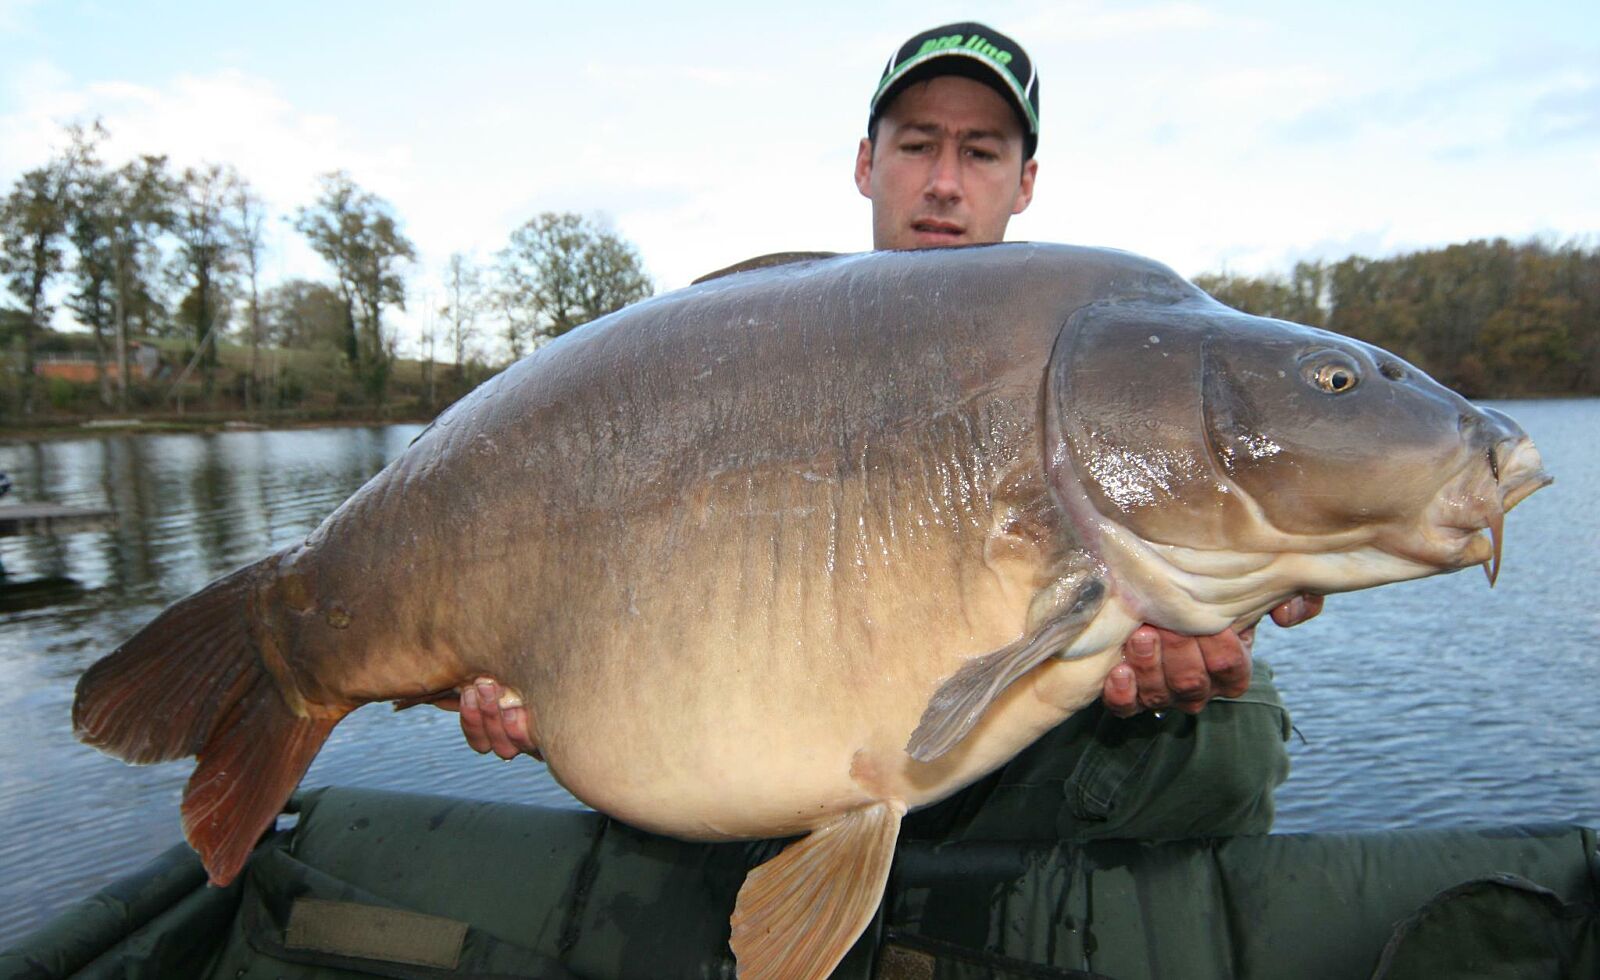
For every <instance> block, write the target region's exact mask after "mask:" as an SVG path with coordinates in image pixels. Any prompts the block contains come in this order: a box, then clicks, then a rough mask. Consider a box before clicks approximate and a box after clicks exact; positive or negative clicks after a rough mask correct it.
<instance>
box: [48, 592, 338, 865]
mask: <svg viewBox="0 0 1600 980" xmlns="http://www.w3.org/2000/svg"><path fill="white" fill-rule="evenodd" d="M258 569H259V566H257V565H252V566H249V567H247V568H243V569H240V570H239V571H237V572H234V573H233V574H231V575H228V576H225V577H224V578H220V579H218V580H217V581H215V582H212V583H211V584H210V585H208V586H206V587H205V588H204V589H201V590H200V591H199V592H197V593H195V594H194V595H193V596H190V597H189V598H187V599H184V600H182V601H181V602H178V603H176V604H174V605H172V606H170V607H168V608H167V609H166V610H165V611H163V612H162V613H161V615H159V616H157V617H156V618H155V619H154V620H153V621H152V622H151V623H150V625H148V626H146V627H145V628H144V629H142V630H140V631H139V632H138V633H137V634H136V635H135V636H134V637H133V638H132V639H130V640H128V641H127V642H126V643H124V644H123V645H122V646H120V647H118V648H117V649H116V650H115V651H114V652H113V653H112V654H111V655H110V656H108V657H106V658H105V659H103V660H101V661H100V662H99V663H97V664H95V665H94V666H93V667H90V668H89V670H88V671H87V672H85V673H84V675H83V677H82V678H80V679H79V680H78V691H77V698H76V700H75V701H74V702H73V705H72V726H73V729H74V731H76V732H77V735H78V737H79V738H80V739H82V740H83V741H85V742H87V743H88V744H90V745H93V746H94V747H96V748H98V749H100V750H102V751H104V752H108V753H110V754H111V755H114V756H116V757H118V758H120V759H123V760H125V761H127V762H132V763H138V764H144V763H150V762H163V761H166V760H169V759H178V758H182V757H184V756H189V755H193V756H196V757H198V759H199V765H198V766H196V767H195V771H194V775H193V776H191V777H190V778H189V785H188V787H187V788H186V789H185V790H184V794H183V832H184V836H185V837H187V838H188V839H189V843H190V845H191V846H193V847H194V849H195V850H196V851H198V852H199V854H200V859H201V860H202V861H203V862H204V863H205V866H206V871H207V872H208V873H209V874H210V876H211V881H212V882H213V883H215V884H218V885H225V884H227V883H228V882H230V881H232V880H233V879H234V877H235V876H236V875H237V874H238V873H239V869H240V868H242V867H243V866H244V862H245V858H247V857H248V856H249V854H250V851H251V849H252V848H254V847H255V844H256V841H258V840H259V839H260V837H261V834H262V832H264V831H265V830H266V829H267V827H268V826H270V825H271V823H272V821H273V818H274V817H276V816H277V814H278V812H279V811H280V810H281V809H282V807H283V804H284V802H285V801H286V800H288V798H289V794H290V793H291V792H293V791H294V788H295V785H296V784H297V783H299V782H300V777H301V776H303V775H305V771H306V769H307V768H308V767H310V765H311V760H312V758H313V757H314V756H315V755H316V754H317V750H318V749H320V748H321V747H322V743H323V742H324V741H326V740H327V738H328V732H330V731H332V729H333V726H334V725H336V724H338V722H339V719H340V718H341V717H343V715H344V712H343V711H337V712H335V711H325V712H324V713H323V714H322V715H320V716H319V715H312V714H306V713H303V712H302V713H297V712H296V711H295V710H293V709H292V708H291V707H290V706H289V703H288V702H287V701H286V700H285V699H284V696H283V693H282V692H281V690H280V689H279V687H278V683H277V681H276V680H275V679H274V678H273V676H272V674H270V673H269V672H268V671H267V669H266V667H264V666H263V665H262V663H261V659H260V656H259V655H258V653H257V652H256V646H255V643H254V641H253V640H252V638H251V635H250V625H249V610H250V609H251V607H252V605H253V603H252V601H251V600H252V589H253V587H254V583H255V581H256V575H257V574H259V572H258Z"/></svg>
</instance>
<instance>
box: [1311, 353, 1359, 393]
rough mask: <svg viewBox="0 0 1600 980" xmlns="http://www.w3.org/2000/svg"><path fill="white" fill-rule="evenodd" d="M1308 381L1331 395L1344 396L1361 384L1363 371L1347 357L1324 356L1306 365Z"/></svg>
mask: <svg viewBox="0 0 1600 980" xmlns="http://www.w3.org/2000/svg"><path fill="white" fill-rule="evenodd" d="M1306 380H1307V381H1309V382H1310V383H1311V384H1313V385H1315V386H1316V387H1317V388H1318V389H1319V390H1321V391H1325V392H1327V393H1328V394H1330V395H1342V394H1344V393H1345V392H1347V391H1351V390H1353V389H1354V388H1355V387H1356V385H1358V384H1360V383H1361V370H1360V369H1359V368H1358V367H1356V365H1355V364H1354V363H1353V362H1352V361H1351V360H1350V359H1349V358H1347V357H1343V356H1339V355H1334V356H1332V357H1329V356H1327V355H1326V354H1324V355H1323V356H1322V357H1319V358H1317V359H1316V360H1314V361H1312V362H1311V363H1309V364H1307V365H1306Z"/></svg>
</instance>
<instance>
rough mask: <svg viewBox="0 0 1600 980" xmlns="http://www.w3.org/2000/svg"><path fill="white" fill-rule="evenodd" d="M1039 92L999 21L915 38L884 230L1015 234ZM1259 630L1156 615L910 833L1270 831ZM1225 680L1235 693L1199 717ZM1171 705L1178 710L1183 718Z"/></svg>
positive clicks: (519, 715) (893, 239) (881, 176)
mask: <svg viewBox="0 0 1600 980" xmlns="http://www.w3.org/2000/svg"><path fill="white" fill-rule="evenodd" d="M1038 108H1039V79H1038V75H1037V73H1036V72H1035V71H1034V69H1033V66H1032V62H1031V60H1030V59H1029V58H1028V55H1027V53H1026V52H1025V51H1023V49H1022V47H1021V46H1020V45H1018V44H1016V42H1014V41H1012V40H1011V39H1010V38H1008V37H1006V36H1005V35H1003V34H1000V33H998V32H997V31H994V30H992V29H991V28H988V27H985V26H983V25H981V24H974V23H963V24H951V25H947V26H944V27H939V28H935V29H933V30H931V31H924V32H923V33H921V34H918V35H917V36H915V37H913V38H911V39H910V40H908V41H907V42H906V43H905V44H904V45H902V46H901V47H900V48H899V50H897V51H896V52H895V54H894V55H893V56H892V57H891V58H890V60H889V64H888V66H887V67H886V68H885V70H884V74H883V77H882V79H881V81H880V82H879V85H878V88H877V91H876V92H875V93H874V94H873V97H872V101H871V104H870V109H869V116H868V131H867V136H866V137H865V138H864V139H862V140H861V143H860V146H859V148H858V150H857V154H856V165H855V181H856V188H857V189H858V190H859V191H860V192H861V194H862V195H863V196H865V197H866V198H868V199H869V200H870V201H871V202H872V237H873V247H874V248H878V249H911V248H934V247H942V246H952V245H979V244H988V243H994V242H999V241H1002V240H1004V238H1005V231H1006V226H1007V224H1008V223H1009V221H1010V218H1011V216H1012V215H1014V214H1020V213H1021V212H1022V211H1023V210H1025V209H1026V208H1027V207H1028V205H1029V203H1030V202H1031V201H1032V200H1033V190H1034V183H1035V180H1036V178H1037V175H1038V162H1037V161H1036V160H1035V159H1034V150H1035V148H1036V147H1037V145H1038V132H1039V115H1038ZM1321 607H1322V599H1321V597H1318V596H1301V597H1297V598H1295V599H1293V600H1290V601H1289V602H1286V603H1284V604H1283V605H1282V606H1280V607H1279V608H1277V609H1275V610H1273V612H1272V617H1273V620H1274V621H1275V622H1277V623H1278V624H1279V625H1283V626H1289V625H1293V624H1294V623H1297V622H1301V621H1303V620H1305V619H1309V618H1311V617H1312V616H1315V615H1316V614H1317V613H1318V612H1319V611H1320V610H1321ZM1253 637H1254V626H1253V625H1252V626H1250V627H1249V628H1246V629H1242V630H1238V631H1233V630H1230V631H1228V632H1225V633H1221V634H1218V635H1216V636H1209V637H1190V636H1184V635H1182V634H1178V633H1172V632H1170V631H1166V630H1160V629H1157V628H1155V627H1152V626H1142V627H1140V628H1139V629H1138V630H1137V631H1135V632H1134V634H1133V636H1131V637H1130V638H1129V640H1128V642H1127V644H1126V645H1125V647H1124V659H1125V662H1124V663H1123V664H1120V665H1118V666H1117V667H1116V668H1114V669H1113V670H1112V671H1111V673H1110V675H1109V676H1108V677H1107V678H1106V682H1105V686H1104V690H1103V695H1102V701H1101V703H1100V704H1099V705H1096V706H1094V707H1092V708H1089V709H1085V710H1084V711H1082V712H1079V713H1078V714H1077V715H1075V716H1073V717H1072V718H1071V719H1069V720H1068V721H1067V722H1066V723H1064V724H1063V725H1061V726H1060V727H1059V728H1057V729H1056V730H1055V731H1053V732H1051V733H1050V734H1048V735H1046V736H1045V737H1044V738H1042V739H1041V740H1040V741H1039V742H1038V743H1036V744H1035V745H1034V746H1032V747H1030V748H1029V749H1028V750H1027V751H1025V752H1023V753H1022V754H1020V755H1019V756H1018V757H1017V758H1016V759H1015V760H1014V761H1013V762H1011V763H1010V764H1008V765H1007V766H1006V767H1004V768H1003V769H1001V770H1000V771H999V772H998V773H996V774H994V775H991V776H990V777H988V778H987V779H985V780H983V781H980V783H979V784H978V785H977V786H975V787H973V788H972V789H969V790H967V791H964V792H963V793H960V794H957V796H956V797H954V798H952V799H951V800H947V801H945V802H944V803H941V804H939V805H938V806H935V807H932V808H930V809H929V810H927V811H924V812H923V813H922V814H920V815H917V816H915V817H913V818H910V819H909V820H908V822H907V824H906V828H905V830H904V831H903V836H912V837H935V838H940V839H945V838H950V837H959V836H968V837H990V838H994V837H1016V838H1042V837H1053V836H1060V837H1068V838H1087V837H1112V836H1115V837H1167V838H1170V837H1193V836H1221V835H1232V834H1241V833H1265V832H1266V831H1267V830H1269V829H1270V827H1271V821H1272V797H1271V793H1272V789H1273V788H1274V787H1275V786H1276V785H1277V784H1278V783H1279V782H1281V781H1282V780H1283V778H1284V776H1285V775H1286V774H1287V771H1288V761H1287V754H1286V753H1285V752H1284V749H1283V740H1284V738H1285V737H1286V735H1287V725H1288V722H1287V713H1286V712H1285V711H1284V710H1283V708H1282V705H1281V703H1280V702H1279V701H1278V698H1277V695H1276V692H1275V691H1273V690H1272V689H1271V686H1270V683H1269V680H1268V678H1258V679H1257V682H1256V683H1255V684H1254V685H1252V683H1251V681H1252V670H1251V661H1250V645H1251V642H1252V640H1253ZM1217 697H1221V698H1224V699H1227V700H1225V701H1224V702H1222V703H1221V704H1220V705H1219V706H1218V707H1217V708H1215V709H1213V711H1212V712H1210V713H1209V714H1208V715H1207V716H1206V717H1205V718H1203V719H1202V718H1197V717H1194V716H1196V715H1198V714H1199V712H1200V711H1201V709H1202V708H1204V707H1205V706H1206V704H1207V702H1209V701H1211V700H1212V699H1213V698H1217ZM1166 708H1177V709H1178V712H1176V713H1174V714H1172V715H1171V716H1170V717H1168V716H1167V715H1166V714H1165V713H1164V711H1163V709H1166ZM460 709H461V726H462V731H463V733H464V734H465V735H466V737H467V741H468V742H469V744H471V745H472V747H473V748H474V749H476V750H477V751H479V752H487V751H493V752H494V753H495V754H497V755H499V756H500V757H501V758H504V759H510V758H513V757H514V756H515V755H516V754H518V753H519V752H522V751H528V750H530V749H531V745H532V743H531V740H530V739H529V738H528V733H527V717H526V711H525V710H524V709H523V708H522V707H521V705H520V703H518V702H517V700H516V699H515V697H507V696H506V694H505V692H503V691H501V690H500V689H499V688H498V686H497V685H495V684H494V683H493V681H492V680H487V679H486V680H485V681H484V682H481V683H480V684H478V685H475V686H472V687H468V688H467V689H466V690H464V691H463V693H462V697H461V702H460ZM1147 710H1148V711H1149V712H1151V713H1150V714H1147V715H1144V716H1143V717H1140V718H1135V717H1134V716H1136V715H1140V713H1141V712H1145V711H1147ZM1124 719H1128V720H1127V721H1124Z"/></svg>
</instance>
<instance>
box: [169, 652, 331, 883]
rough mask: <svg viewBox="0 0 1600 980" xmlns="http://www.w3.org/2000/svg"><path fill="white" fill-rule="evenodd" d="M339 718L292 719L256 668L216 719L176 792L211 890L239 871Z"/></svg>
mask: <svg viewBox="0 0 1600 980" xmlns="http://www.w3.org/2000/svg"><path fill="white" fill-rule="evenodd" d="M342 717H343V715H342V714H340V715H335V716H328V717H316V716H312V717H305V718H302V717H298V716H296V715H295V714H294V713H293V712H292V711H290V710H289V706H288V705H287V704H285V703H284V700H283V696H282V695H281V694H279V693H278V689H277V685H276V683H274V682H273V680H272V678H271V676H270V675H268V674H267V672H266V671H265V670H260V671H259V672H258V673H257V674H256V676H255V677H254V678H252V683H251V684H250V686H249V688H248V690H246V691H244V692H243V693H242V694H241V695H240V696H239V697H238V698H237V699H236V700H234V701H233V702H232V703H231V704H230V705H229V706H228V709H227V710H226V711H225V712H223V714H222V717H221V718H220V719H219V720H218V724H217V726H216V731H215V732H214V733H213V734H212V736H211V737H210V739H209V740H208V741H207V742H206V745H205V747H204V748H202V749H201V750H200V753H199V765H197V766H195V770H194V774H193V775H191V776H190V777H189V785H188V786H187V787H185V788H184V792H183V808H182V813H183V835H184V837H186V838H188V840H189V844H190V846H192V847H193V848H194V849H195V851H197V852H198V853H199V855H200V860H201V863H203V864H204V865H205V867H206V872H207V873H208V874H209V875H210V877H211V882H212V883H213V884H216V885H226V884H227V883H228V882H230V881H232V880H233V879H234V877H235V876H237V875H238V873H239V870H240V869H241V868H243V867H244V862H245V859H246V858H248V857H249V856H250V852H251V851H252V850H254V849H255V845H256V842H257V841H258V840H260V838H261V835H262V834H263V833H264V832H265V831H266V830H267V828H268V827H270V826H272V822H273V820H274V819H275V818H276V817H277V815H278V813H279V812H280V811H281V810H282V809H283V804H284V803H285V802H286V801H287V800H288V799H289V794H291V793H293V792H294V788H295V786H297V785H298V784H299V782H300V777H302V776H304V775H305V773H306V770H307V769H309V768H310V767H311V760H312V759H314V758H315V757H316V755H317V752H318V751H319V750H320V749H321V748H322V744H323V743H324V742H326V741H327V739H328V733H329V732H331V731H333V726H334V725H336V724H338V723H339V720H340V718H342Z"/></svg>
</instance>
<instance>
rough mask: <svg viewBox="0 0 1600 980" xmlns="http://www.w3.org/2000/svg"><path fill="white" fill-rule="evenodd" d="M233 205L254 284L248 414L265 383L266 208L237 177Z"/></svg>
mask: <svg viewBox="0 0 1600 980" xmlns="http://www.w3.org/2000/svg"><path fill="white" fill-rule="evenodd" d="M228 203H229V206H230V207H231V208H232V210H233V220H232V226H231V229H230V230H231V232H232V235H233V246H234V252H235V254H236V255H237V256H238V259H239V265H240V267H241V269H242V270H243V272H244V276H245V279H246V281H247V282H249V284H250V296H249V304H250V309H249V318H248V320H247V321H246V323H245V330H246V331H247V333H248V339H249V341H250V376H249V378H248V379H247V380H246V382H245V389H244V403H245V409H246V410H247V411H248V410H250V409H251V408H253V407H254V405H255V400H256V388H257V387H258V386H259V385H260V383H261V342H262V340H263V339H264V338H263V329H264V328H263V321H262V318H261V284H260V276H261V253H262V251H263V249H264V248H265V239H264V236H263V229H264V226H265V222H266V217H267V212H266V206H265V205H264V204H262V203H261V198H260V197H258V196H256V193H255V192H254V191H252V190H251V189H250V185H249V184H248V183H246V182H245V180H244V178H242V177H237V178H236V179H235V180H234V184H233V194H232V195H231V197H230V199H229V202H228Z"/></svg>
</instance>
